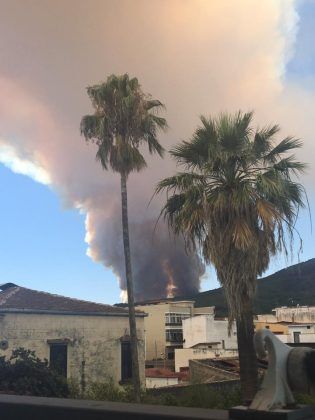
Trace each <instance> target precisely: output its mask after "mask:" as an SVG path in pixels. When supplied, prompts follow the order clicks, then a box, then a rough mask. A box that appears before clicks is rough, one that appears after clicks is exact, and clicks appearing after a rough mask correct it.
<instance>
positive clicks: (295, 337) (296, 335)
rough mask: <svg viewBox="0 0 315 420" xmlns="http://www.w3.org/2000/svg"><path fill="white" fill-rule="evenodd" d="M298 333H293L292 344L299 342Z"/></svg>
mask: <svg viewBox="0 0 315 420" xmlns="http://www.w3.org/2000/svg"><path fill="white" fill-rule="evenodd" d="M300 334H301V333H300V332H294V333H293V337H294V342H295V343H299V342H300Z"/></svg>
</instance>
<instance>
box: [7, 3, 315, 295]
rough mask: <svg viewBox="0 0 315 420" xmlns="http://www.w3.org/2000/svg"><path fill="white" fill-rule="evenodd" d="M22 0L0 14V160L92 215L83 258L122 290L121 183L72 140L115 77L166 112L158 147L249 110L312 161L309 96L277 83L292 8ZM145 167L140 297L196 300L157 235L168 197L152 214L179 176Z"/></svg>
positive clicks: (138, 215) (137, 207) (194, 271)
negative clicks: (206, 120)
mask: <svg viewBox="0 0 315 420" xmlns="http://www.w3.org/2000/svg"><path fill="white" fill-rule="evenodd" d="M29 3H31V4H33V5H35V3H36V7H33V8H28V6H27V4H26V3H21V2H20V1H18V0H11V1H10V2H6V4H5V5H4V7H3V8H2V9H3V10H2V12H1V15H2V17H1V19H3V23H4V24H3V25H0V51H1V58H2V60H1V68H0V72H1V73H0V94H1V97H0V160H1V161H2V162H3V163H4V164H5V165H7V166H9V167H10V168H11V169H12V170H13V171H16V172H19V173H23V174H26V175H28V176H31V177H33V178H34V179H35V180H37V181H39V182H42V183H44V184H46V185H48V186H49V187H50V188H53V189H54V190H55V191H56V192H57V193H58V194H59V195H60V197H61V198H62V200H63V202H64V204H65V206H68V207H75V208H77V209H78V210H79V211H81V212H83V213H84V214H86V222H85V224H86V242H87V245H88V250H87V253H88V255H89V256H90V257H91V258H92V259H93V260H94V261H97V262H100V263H102V264H104V265H105V266H106V267H108V268H110V269H111V270H113V272H114V273H115V274H116V276H117V278H118V280H119V284H120V287H121V289H122V291H124V290H125V288H126V285H125V276H124V259H123V246H122V233H121V216H120V193H119V188H120V185H119V177H118V176H117V175H114V174H111V173H110V172H104V171H102V170H101V168H100V166H99V164H97V163H96V162H95V153H96V150H95V147H94V146H93V145H87V144H85V143H84V140H83V139H82V138H80V136H79V123H80V119H81V117H82V116H83V115H84V114H88V113H91V112H92V109H91V105H90V103H89V101H88V98H87V95H86V92H85V89H84V88H85V87H86V86H87V85H89V84H93V83H97V82H99V81H100V80H104V79H106V77H107V76H108V75H109V74H111V73H118V74H121V73H124V72H128V73H129V74H130V75H131V76H137V77H138V78H139V81H140V83H141V84H142V87H143V90H144V91H145V92H150V93H151V94H152V95H153V97H155V98H158V99H160V100H161V101H162V102H164V103H165V104H166V107H167V112H166V115H165V116H166V118H167V120H168V122H169V125H170V130H169V131H168V133H166V134H163V135H162V136H161V142H162V144H163V145H164V147H165V148H166V149H169V147H170V146H172V145H174V144H175V143H177V142H178V141H180V140H182V139H187V138H189V136H190V135H191V133H192V131H193V130H194V129H195V127H196V125H197V124H198V115H200V114H205V115H209V114H216V113H218V112H220V111H222V110H228V111H231V112H234V111H235V110H238V109H243V110H244V111H246V110H251V109H253V108H255V111H256V118H257V120H256V122H257V123H258V124H260V125H262V124H265V123H272V122H278V123H279V124H280V125H281V126H282V127H283V128H284V130H285V132H284V135H286V134H288V133H290V134H298V135H299V136H301V137H302V138H303V139H304V140H305V144H306V146H305V152H304V155H305V156H309V155H310V153H311V152H312V148H313V147H314V146H313V144H312V142H311V137H310V136H311V133H312V131H313V130H312V124H313V120H314V117H315V115H314V114H315V112H314V106H313V105H314V92H310V91H306V90H304V89H303V87H300V86H293V85H290V84H288V83H286V81H285V66H286V64H287V61H288V59H289V58H290V57H291V56H292V53H293V51H294V40H295V36H296V32H297V30H298V16H297V13H296V10H295V2H294V1H293V0H277V1H276V2H275V1H274V0H264V1H261V0H239V1H237V2H231V1H230V0H212V1H208V0H172V1H171V2H169V1H164V0H152V1H150V2H148V1H147V0H138V1H137V2H134V1H133V0H117V1H115V2H113V1H112V0H102V1H98V0H94V1H91V2H89V6H87V3H86V2H85V1H84V0H69V1H67V2H64V1H62V0H56V1H55V2H46V1H43V2H40V3H38V2H35V0H32V1H30V2H29ZM4 40H5V41H4ZM1 74H2V76H1ZM297 101H298V103H299V107H298V109H296V103H297ZM271 109H272V111H271ZM293 115H294V118H292V116H293ZM306 115H307V117H306ZM147 159H148V166H149V167H148V169H147V170H145V171H144V172H142V173H140V174H132V175H131V176H130V179H129V183H128V187H129V211H130V234H131V249H132V262H133V271H134V279H135V295H136V299H137V300H142V299H147V298H148V299H151V298H160V297H165V296H167V295H169V296H171V295H186V294H192V293H195V292H197V291H198V290H199V287H200V281H201V279H202V276H203V275H204V273H205V267H204V265H203V263H202V261H201V259H200V258H199V256H198V255H197V254H190V255H187V254H186V252H185V247H184V243H183V241H182V240H181V238H178V239H176V240H175V239H174V238H173V237H172V236H170V235H169V233H168V230H167V227H166V226H165V224H164V223H163V221H160V223H159V224H158V226H157V228H156V230H154V226H155V223H156V220H157V217H158V215H159V211H160V208H161V205H162V203H163V200H164V197H163V196H161V197H158V198H156V199H154V200H153V202H152V203H151V205H150V206H148V202H149V200H150V198H151V196H152V192H153V190H154V186H155V185H156V183H157V182H158V181H159V180H160V179H161V178H163V177H165V176H167V175H169V174H172V173H173V172H174V171H175V170H176V168H175V167H174V164H173V163H172V162H171V161H170V159H169V158H166V159H165V160H163V161H162V160H160V159H159V158H156V157H147Z"/></svg>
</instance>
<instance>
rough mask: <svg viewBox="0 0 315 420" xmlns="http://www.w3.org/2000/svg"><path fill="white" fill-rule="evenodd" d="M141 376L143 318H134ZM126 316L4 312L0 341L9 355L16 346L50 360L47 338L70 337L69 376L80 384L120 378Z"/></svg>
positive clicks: (127, 326) (5, 353)
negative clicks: (3, 342)
mask: <svg viewBox="0 0 315 420" xmlns="http://www.w3.org/2000/svg"><path fill="white" fill-rule="evenodd" d="M137 329H138V336H139V339H140V342H139V358H140V360H139V361H140V367H141V379H142V381H143V383H144V380H145V378H144V320H143V318H137ZM128 331H129V323H128V317H123V316H80V315H49V314H20V313H15V314H14V313H7V314H1V316H0V340H2V339H6V340H8V344H9V347H8V349H7V350H5V351H3V350H0V356H2V355H10V354H11V351H12V350H13V349H15V348H17V347H24V348H26V349H30V350H34V351H35V352H36V355H37V356H38V357H39V358H41V359H44V358H46V359H48V360H49V345H48V344H47V340H54V339H69V344H68V378H72V379H74V380H76V381H77V382H79V383H81V382H82V379H83V378H85V381H86V383H88V382H89V381H104V380H106V378H109V377H111V378H112V379H113V380H114V381H115V382H116V383H118V382H119V381H120V380H121V342H120V337H122V336H124V335H126V334H128Z"/></svg>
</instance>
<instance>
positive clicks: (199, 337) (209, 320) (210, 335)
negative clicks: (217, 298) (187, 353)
mask: <svg viewBox="0 0 315 420" xmlns="http://www.w3.org/2000/svg"><path fill="white" fill-rule="evenodd" d="M183 337H184V340H185V341H184V348H190V347H193V346H195V345H197V344H199V343H215V342H219V343H221V345H222V347H225V348H226V349H237V337H236V326H235V323H233V327H232V331H231V335H230V336H229V334H228V321H225V320H216V319H214V316H213V315H199V316H195V317H192V318H188V319H185V320H184V321H183Z"/></svg>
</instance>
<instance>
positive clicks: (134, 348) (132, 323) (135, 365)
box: [120, 174, 141, 402]
mask: <svg viewBox="0 0 315 420" xmlns="http://www.w3.org/2000/svg"><path fill="white" fill-rule="evenodd" d="M120 181H121V209H122V212H121V216H122V227H123V241H124V253H125V267H126V282H127V293H128V307H129V327H130V339H131V358H132V382H133V386H134V393H135V400H136V402H140V396H141V395H140V391H141V383H140V372H139V358H138V339H137V326H136V314H135V300H134V294H133V280H132V270H131V257H130V243H129V226H128V201H127V177H126V175H125V174H121V178H120Z"/></svg>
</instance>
